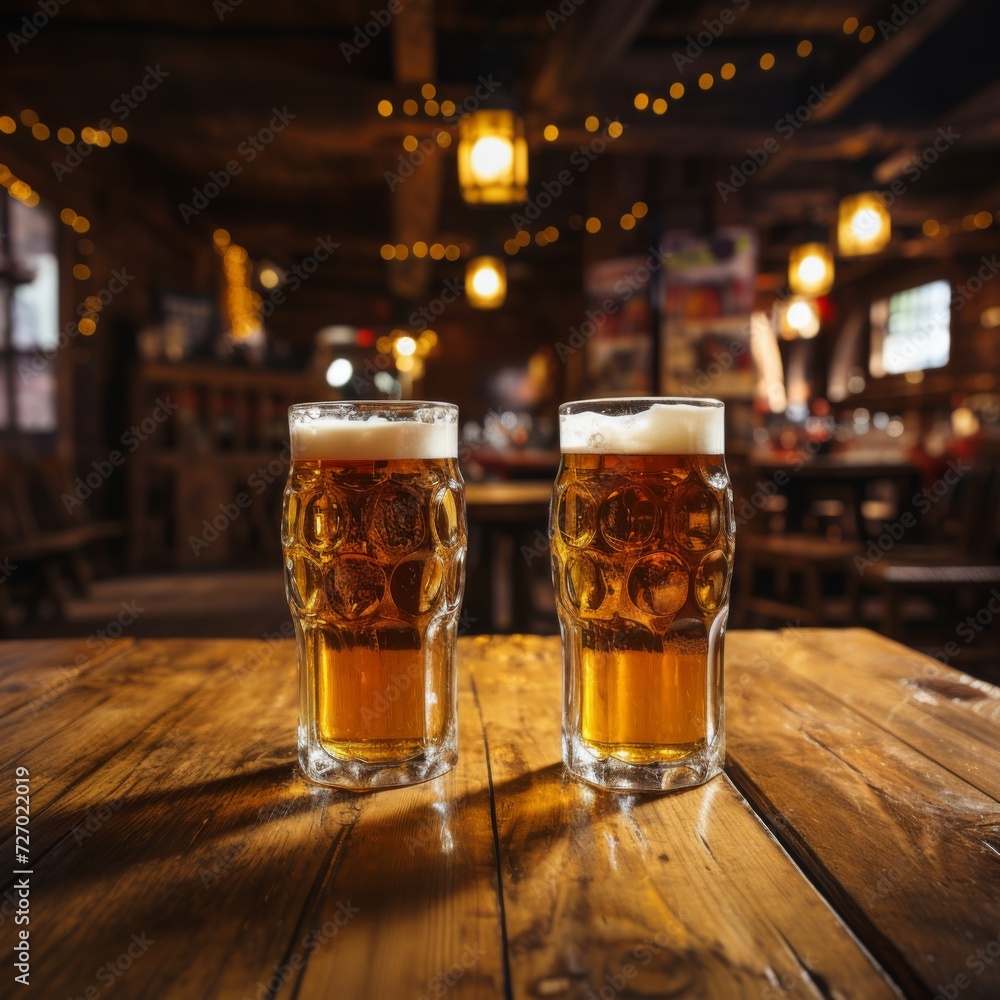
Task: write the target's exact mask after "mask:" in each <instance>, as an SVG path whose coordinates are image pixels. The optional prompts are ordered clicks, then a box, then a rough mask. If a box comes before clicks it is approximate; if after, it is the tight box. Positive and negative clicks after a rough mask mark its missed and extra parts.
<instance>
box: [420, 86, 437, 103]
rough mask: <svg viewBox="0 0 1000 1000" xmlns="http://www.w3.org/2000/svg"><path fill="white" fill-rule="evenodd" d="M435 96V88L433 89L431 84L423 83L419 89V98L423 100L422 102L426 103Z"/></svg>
mask: <svg viewBox="0 0 1000 1000" xmlns="http://www.w3.org/2000/svg"><path fill="white" fill-rule="evenodd" d="M436 95H437V87H435V86H434V84H433V83H425V84H424V85H423V86H422V87H421V88H420V96H421V97H422V98H424V100H426V101H429V100H430V99H431V98H432V97H435V96H436Z"/></svg>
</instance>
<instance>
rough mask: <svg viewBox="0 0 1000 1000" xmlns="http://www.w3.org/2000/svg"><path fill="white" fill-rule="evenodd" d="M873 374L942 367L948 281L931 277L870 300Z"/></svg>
mask: <svg viewBox="0 0 1000 1000" xmlns="http://www.w3.org/2000/svg"><path fill="white" fill-rule="evenodd" d="M871 320H872V350H871V360H870V367H871V373H872V375H873V376H875V377H876V378H881V377H882V376H883V375H901V374H903V373H905V372H916V371H923V370H924V369H925V368H943V367H944V366H945V365H946V364H947V363H948V356H949V353H950V351H951V285H950V284H949V283H948V282H947V281H932V282H930V284H927V285H919V286H917V287H916V288H909V289H907V290H906V291H905V292H897V293H896V294H895V295H890V296H889V298H887V299H881V300H879V301H878V302H873V303H872V311H871Z"/></svg>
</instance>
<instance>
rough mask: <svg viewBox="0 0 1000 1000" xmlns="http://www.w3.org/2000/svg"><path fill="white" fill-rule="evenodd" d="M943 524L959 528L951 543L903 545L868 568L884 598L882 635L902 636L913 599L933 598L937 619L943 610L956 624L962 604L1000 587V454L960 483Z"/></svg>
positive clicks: (987, 453)
mask: <svg viewBox="0 0 1000 1000" xmlns="http://www.w3.org/2000/svg"><path fill="white" fill-rule="evenodd" d="M942 502H946V501H942ZM940 521H941V525H942V529H943V530H947V528H949V527H952V528H953V529H954V538H953V539H952V540H951V541H948V540H946V539H938V540H936V541H934V542H932V543H931V544H927V545H906V544H902V543H900V544H898V545H896V546H894V547H893V548H892V549H890V550H889V551H888V552H887V553H886V555H885V556H883V557H882V558H880V559H878V560H875V561H873V562H872V564H871V565H870V566H867V567H866V570H865V576H864V582H865V583H866V584H867V585H868V586H869V587H870V588H871V589H873V590H875V591H876V592H878V593H879V595H880V596H881V598H882V614H881V631H882V632H883V633H884V634H885V635H888V636H892V637H893V638H901V637H902V634H903V632H904V631H905V625H906V622H905V621H904V614H903V612H904V605H903V600H904V598H905V597H906V596H908V595H912V594H918V593H920V594H927V595H930V596H931V597H932V598H933V601H934V606H935V607H936V608H937V609H939V610H938V616H937V617H938V618H941V613H940V612H941V611H942V610H944V611H946V613H950V616H951V619H952V620H953V621H954V622H955V623H956V624H957V621H958V618H959V617H960V615H959V612H958V610H957V608H958V603H959V601H960V600H961V599H963V598H965V599H966V601H967V602H969V601H971V603H972V604H974V605H976V606H977V607H978V606H980V604H981V603H982V602H981V600H979V599H980V598H983V597H985V596H986V595H988V594H989V592H990V590H991V588H995V587H998V586H1000V560H998V558H997V556H998V549H997V544H998V540H1000V449H997V448H996V447H991V448H986V449H984V450H983V451H982V452H980V454H979V455H978V456H977V458H976V461H975V462H974V464H973V467H972V469H971V470H970V471H969V472H968V473H966V475H965V476H964V478H963V479H962V480H960V481H959V483H958V484H957V486H956V488H955V492H954V494H953V496H952V498H951V502H950V504H949V509H948V511H947V514H946V516H945V517H942V518H940ZM977 601H979V604H977Z"/></svg>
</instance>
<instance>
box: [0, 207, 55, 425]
mask: <svg viewBox="0 0 1000 1000" xmlns="http://www.w3.org/2000/svg"><path fill="white" fill-rule="evenodd" d="M58 339H59V261H58V258H57V257H56V227H55V219H54V218H53V216H52V215H51V214H50V213H49V212H47V211H46V210H45V209H44V208H42V207H41V206H36V207H35V208H28V207H27V206H26V205H23V204H22V203H21V202H19V201H17V200H16V199H15V198H12V197H11V196H10V195H7V194H6V193H5V194H4V195H2V196H0V434H2V435H3V436H4V437H13V436H15V435H23V434H52V433H54V432H55V429H56V365H55V347H56V345H57V343H58Z"/></svg>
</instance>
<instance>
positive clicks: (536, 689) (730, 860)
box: [463, 636, 896, 1000]
mask: <svg viewBox="0 0 1000 1000" xmlns="http://www.w3.org/2000/svg"><path fill="white" fill-rule="evenodd" d="M463 652H464V653H465V657H466V658H465V662H466V664H467V665H468V666H469V668H470V669H471V670H472V672H473V676H474V679H475V685H476V690H477V692H478V695H479V705H480V708H481V711H482V714H483V720H484V726H485V731H486V734H487V739H488V743H489V752H490V762H491V768H492V777H493V783H494V784H493V787H494V794H495V799H496V818H497V828H498V832H499V839H500V850H501V858H502V875H503V892H504V912H505V916H506V921H507V937H508V940H509V946H510V957H511V975H512V986H513V989H512V995H513V996H514V997H515V998H519V997H537V996H567V997H590V996H591V995H593V994H596V995H600V991H601V990H602V989H605V990H607V989H608V988H609V987H610V988H611V991H612V993H614V994H615V995H617V994H618V993H619V992H621V990H620V989H619V987H621V988H622V989H624V988H625V987H627V988H628V989H629V990H630V991H632V994H635V995H643V996H689V997H702V996H704V997H727V998H729V997H731V998H740V997H746V998H753V1000H760V998H761V997H763V996H773V997H777V996H780V995H782V994H783V993H784V992H787V991H789V990H792V989H794V990H795V995H796V996H802V997H829V996H845V997H846V996H851V997H889V996H894V995H896V994H895V991H894V989H893V988H892V987H891V986H890V985H889V984H888V983H887V982H886V980H885V979H884V977H883V975H882V973H881V971H880V970H879V969H878V968H877V967H875V966H874V965H873V964H872V963H871V962H870V960H869V959H868V958H867V956H866V955H865V954H864V953H863V952H862V951H861V949H859V948H858V946H857V944H856V942H855V941H854V940H853V939H852V937H851V935H850V933H849V932H848V931H847V930H846V928H845V927H844V926H843V925H842V924H841V922H840V921H839V919H838V918H837V916H836V915H835V914H834V913H833V912H832V911H831V910H830V908H829V907H828V905H827V904H826V903H825V902H824V901H823V899H822V898H821V897H820V896H819V895H818V893H816V892H815V890H813V888H812V887H811V886H809V885H808V883H806V882H805V881H804V880H803V879H802V876H801V875H800V874H799V872H798V871H797V870H796V868H795V866H794V865H793V864H792V863H791V862H790V861H789V859H788V857H787V856H786V855H785V854H784V853H783V852H782V850H781V849H780V847H779V846H778V845H777V844H776V843H775V841H774V840H773V838H772V837H771V836H770V835H769V834H768V832H767V831H766V830H765V829H764V828H763V826H762V825H761V823H760V821H759V820H758V819H757V817H756V816H754V814H753V812H752V811H751V810H750V809H749V807H748V806H747V804H746V802H745V801H744V800H743V798H742V797H741V796H740V794H739V793H738V792H737V791H736V789H735V788H733V786H732V784H731V783H730V782H729V781H728V779H726V778H725V777H724V776H723V777H720V778H717V779H716V780H714V781H712V782H710V783H708V784H707V785H705V786H703V787H702V788H699V789H694V790H690V791H686V792H682V793H678V794H673V795H668V796H659V797H657V796H646V797H642V796H629V795H615V794H611V793H608V792H604V791H601V790H599V789H596V788H592V787H590V786H588V785H586V784H583V783H582V782H578V781H576V780H574V779H571V778H569V777H568V776H567V775H566V774H565V772H564V771H563V769H562V766H561V764H560V762H559V725H560V721H559V714H560V657H559V641H558V639H555V638H535V637H527V636H515V637H511V638H509V639H507V640H504V641H503V642H502V643H500V642H498V641H497V640H496V639H492V640H491V639H489V638H488V637H480V638H478V639H475V640H471V641H470V642H469V643H467V644H466V646H465V648H464V650H463ZM609 995H610V994H609ZM630 995H631V994H630Z"/></svg>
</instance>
